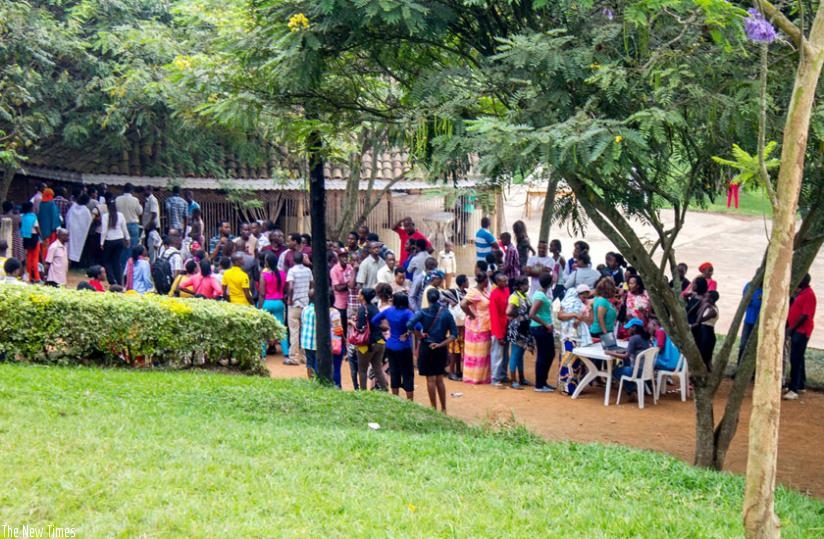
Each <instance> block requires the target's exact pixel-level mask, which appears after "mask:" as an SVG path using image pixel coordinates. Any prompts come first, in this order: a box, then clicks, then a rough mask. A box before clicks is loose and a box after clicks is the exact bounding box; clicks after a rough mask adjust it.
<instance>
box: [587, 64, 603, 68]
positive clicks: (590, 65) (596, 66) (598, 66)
mask: <svg viewBox="0 0 824 539" xmlns="http://www.w3.org/2000/svg"><path fill="white" fill-rule="evenodd" d="M589 68H590V69H601V64H599V63H594V64H589Z"/></svg>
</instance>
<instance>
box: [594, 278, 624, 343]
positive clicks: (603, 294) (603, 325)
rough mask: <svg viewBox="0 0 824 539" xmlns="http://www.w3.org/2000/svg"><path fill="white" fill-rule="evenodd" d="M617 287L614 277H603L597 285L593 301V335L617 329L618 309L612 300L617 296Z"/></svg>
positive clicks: (596, 335)
mask: <svg viewBox="0 0 824 539" xmlns="http://www.w3.org/2000/svg"><path fill="white" fill-rule="evenodd" d="M615 293H616V288H615V282H614V281H613V280H612V277H602V278H601V280H600V281H598V284H596V285H595V299H594V300H593V301H592V324H591V325H590V327H589V332H590V334H591V335H592V336H593V337H598V336H600V335H601V334H602V333H607V332H611V331H614V330H615V319H616V318H617V317H618V311H616V310H615V307H614V306H613V305H612V302H611V301H610V300H611V299H612V298H614V297H615Z"/></svg>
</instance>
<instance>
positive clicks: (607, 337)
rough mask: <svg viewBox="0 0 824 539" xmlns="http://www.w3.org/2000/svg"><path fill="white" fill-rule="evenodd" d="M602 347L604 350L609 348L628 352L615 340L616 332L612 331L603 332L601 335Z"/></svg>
mask: <svg viewBox="0 0 824 539" xmlns="http://www.w3.org/2000/svg"><path fill="white" fill-rule="evenodd" d="M601 347H602V348H603V349H604V350H609V351H610V352H626V351H627V349H626V348H624V347H623V346H618V343H617V342H616V341H615V334H613V333H612V332H611V331H610V332H607V333H603V334H602V335H601Z"/></svg>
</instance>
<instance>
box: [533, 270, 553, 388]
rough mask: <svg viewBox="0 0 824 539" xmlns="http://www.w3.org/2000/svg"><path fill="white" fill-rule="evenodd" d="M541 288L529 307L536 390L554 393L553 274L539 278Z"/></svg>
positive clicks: (545, 274)
mask: <svg viewBox="0 0 824 539" xmlns="http://www.w3.org/2000/svg"><path fill="white" fill-rule="evenodd" d="M538 284H539V286H540V288H539V289H538V291H537V292H535V294H533V296H532V307H530V309H529V319H530V323H529V331H530V332H531V333H532V337H533V338H534V339H535V347H536V349H537V351H536V352H535V391H536V392H538V393H552V392H553V391H555V387H554V386H551V385H549V383H548V382H547V379H548V378H549V369H550V368H551V367H552V360H553V359H555V336H554V331H553V327H552V299H550V294H551V293H552V291H551V290H550V288H551V287H552V274H550V273H544V274H543V275H541V276H540V277H539V278H538Z"/></svg>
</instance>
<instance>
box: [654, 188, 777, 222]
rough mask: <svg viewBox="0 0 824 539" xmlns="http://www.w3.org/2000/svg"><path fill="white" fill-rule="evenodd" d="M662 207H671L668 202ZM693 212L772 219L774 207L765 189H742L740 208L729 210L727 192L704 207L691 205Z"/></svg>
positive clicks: (739, 199) (717, 196) (694, 203)
mask: <svg viewBox="0 0 824 539" xmlns="http://www.w3.org/2000/svg"><path fill="white" fill-rule="evenodd" d="M662 207H665V208H669V207H671V206H670V205H669V204H667V203H666V202H662ZM690 210H692V211H705V212H712V213H729V214H733V215H747V216H756V217H761V216H765V215H766V216H767V217H768V218H772V205H771V204H770V199H769V198H768V197H767V193H766V192H765V191H764V190H763V189H760V188H759V189H742V190H740V191H739V193H738V208H736V207H734V206H733V207H730V208H727V193H726V191H724V192H722V193H718V194H717V195H716V197H715V200H714V201H709V200H708V201H706V203H705V204H704V205H700V204H698V203H697V202H693V203H692V204H690Z"/></svg>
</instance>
